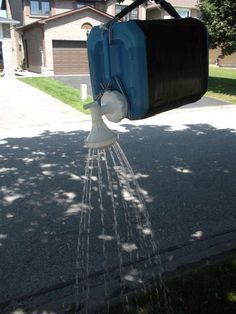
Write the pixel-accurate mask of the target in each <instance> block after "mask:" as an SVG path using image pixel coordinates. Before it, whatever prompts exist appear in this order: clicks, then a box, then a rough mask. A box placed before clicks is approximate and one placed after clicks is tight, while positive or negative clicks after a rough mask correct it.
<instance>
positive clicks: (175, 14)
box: [155, 0, 181, 19]
mask: <svg viewBox="0 0 236 314" xmlns="http://www.w3.org/2000/svg"><path fill="white" fill-rule="evenodd" d="M155 2H156V3H157V4H160V6H162V8H163V9H164V10H165V11H166V12H167V13H168V14H169V15H170V16H172V17H174V18H175V19H179V18H181V16H180V15H179V13H178V12H177V11H176V10H175V8H174V7H173V6H172V4H170V3H169V2H167V1H165V0H155Z"/></svg>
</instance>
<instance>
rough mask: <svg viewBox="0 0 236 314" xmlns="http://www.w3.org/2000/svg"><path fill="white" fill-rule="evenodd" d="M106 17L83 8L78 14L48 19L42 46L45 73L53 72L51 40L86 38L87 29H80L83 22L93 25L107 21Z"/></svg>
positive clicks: (81, 39)
mask: <svg viewBox="0 0 236 314" xmlns="http://www.w3.org/2000/svg"><path fill="white" fill-rule="evenodd" d="M108 20H109V19H108V18H107V17H105V16H102V15H101V14H97V13H96V12H92V10H89V9H88V10H85V11H83V12H80V13H79V14H78V15H77V14H74V15H69V16H65V17H63V18H61V19H55V20H51V21H49V22H48V23H47V24H46V25H45V32H44V47H45V67H46V73H45V74H48V75H50V74H53V45H52V41H53V40H74V41H76V40H79V41H86V40H87V30H86V29H82V25H83V24H84V23H90V24H91V25H93V26H96V25H100V24H102V23H106V22H108Z"/></svg>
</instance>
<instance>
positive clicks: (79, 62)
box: [53, 40, 89, 74]
mask: <svg viewBox="0 0 236 314" xmlns="http://www.w3.org/2000/svg"><path fill="white" fill-rule="evenodd" d="M53 63H54V74H87V73H89V67H88V57H87V49H86V42H85V41H67V40H54V41H53Z"/></svg>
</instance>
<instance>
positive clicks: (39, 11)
mask: <svg viewBox="0 0 236 314" xmlns="http://www.w3.org/2000/svg"><path fill="white" fill-rule="evenodd" d="M50 11H51V5H50V0H30V13H31V14H32V15H50Z"/></svg>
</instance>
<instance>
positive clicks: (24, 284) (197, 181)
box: [0, 80, 236, 314]
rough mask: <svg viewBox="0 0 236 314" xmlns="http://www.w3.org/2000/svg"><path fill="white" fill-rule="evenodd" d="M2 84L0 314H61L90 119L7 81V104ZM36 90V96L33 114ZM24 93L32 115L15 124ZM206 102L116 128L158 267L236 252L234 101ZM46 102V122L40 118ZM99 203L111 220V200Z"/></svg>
mask: <svg viewBox="0 0 236 314" xmlns="http://www.w3.org/2000/svg"><path fill="white" fill-rule="evenodd" d="M0 84H1V80H0ZM4 84H5V85H4ZM4 84H3V85H4V86H5V89H4V90H6V87H7V84H8V83H6V82H5V81H4ZM14 84H15V85H14ZM21 84H23V83H21ZM3 85H0V91H1V102H0V104H1V110H2V112H4V114H5V113H6V115H7V114H8V117H9V119H12V120H11V121H14V125H13V124H10V123H7V121H5V124H4V127H2V128H0V162H1V171H0V180H1V189H0V195H1V206H0V208H1V211H0V214H1V231H0V265H1V268H0V281H1V287H0V312H1V313H5V314H9V313H12V312H13V311H14V310H16V309H18V311H20V310H21V311H22V312H23V313H27V314H30V313H33V312H38V313H39V312H48V313H51V312H53V313H58V314H60V313H64V312H66V309H67V308H68V306H70V305H71V303H73V302H74V294H75V288H74V284H75V260H76V249H77V242H78V234H79V219H80V218H79V217H80V209H81V208H83V207H81V201H82V194H83V182H84V177H83V176H84V171H85V161H86V156H87V149H86V148H85V147H84V140H85V138H86V136H87V135H88V130H89V128H90V124H89V123H88V122H87V121H85V120H84V119H83V115H82V116H81V115H80V114H79V115H76V112H75V111H74V109H73V110H72V111H70V108H69V107H67V106H66V105H63V104H62V103H58V104H59V106H58V107H57V106H56V105H55V103H54V102H53V101H52V99H51V98H50V97H49V98H47V96H45V95H44V94H43V93H41V92H39V91H35V90H34V89H32V88H31V87H29V86H27V85H25V86H23V85H22V86H21V85H19V84H17V83H14V82H13V83H11V82H10V83H9V85H8V87H9V88H12V87H13V86H15V87H16V85H17V88H18V93H16V95H15V101H14V99H13V98H12V97H13V96H11V99H12V103H11V106H10V107H8V100H9V99H10V98H9V97H10V96H9V95H8V94H7V93H5V94H4V92H3V89H1V87H2V86H3ZM20 86H21V87H20ZM19 88H22V89H23V90H24V92H20V90H19ZM25 93H26V95H28V96H27V97H28V98H27V97H26V96H24V94H25ZM35 93H37V97H38V98H39V97H44V98H43V99H44V104H45V106H42V112H41V114H40V112H39V110H40V107H39V103H37V101H36V100H35V99H36V94H35ZM30 95H31V102H30ZM24 97H26V98H27V99H28V100H27V103H28V106H31V108H30V112H31V114H32V117H34V119H33V118H30V116H27V121H28V122H29V121H31V122H32V123H31V124H27V123H25V124H22V123H20V121H21V120H22V119H24V118H25V115H26V113H27V112H28V111H27V110H26V109H27V107H26V106H25V102H24V99H25V98H24ZM4 99H5V102H4V101H3V100H4ZM50 101H51V102H50ZM214 102H215V100H211V105H212V106H207V107H201V108H199V107H197V108H189V107H188V108H187V109H185V110H184V109H178V110H175V111H171V112H168V113H164V114H161V115H158V116H156V117H152V118H150V119H146V120H143V121H134V122H132V123H131V122H130V121H128V120H124V121H123V122H122V123H120V124H119V125H117V126H114V127H115V128H116V129H117V130H118V131H119V133H120V136H119V143H120V145H121V147H122V148H123V150H124V152H125V154H126V156H127V158H128V159H129V161H130V163H131V165H132V167H133V170H134V172H135V174H136V177H137V178H138V179H139V184H140V186H141V188H142V191H143V195H145V198H146V200H147V207H148V211H149V215H150V221H151V224H152V229H153V231H154V234H155V239H156V240H157V241H158V243H159V249H160V253H161V256H162V261H163V268H164V269H165V270H169V271H173V270H174V269H176V268H177V267H179V266H183V265H187V264H189V263H193V262H196V261H199V260H201V259H204V258H208V257H210V256H214V255H217V254H220V253H222V252H226V251H228V250H230V249H232V248H235V243H236V205H235V204H236V176H235V174H236V163H235V155H236V122H235V121H236V119H235V118H236V107H235V106H233V105H228V104H226V103H225V104H223V103H221V106H219V105H218V106H214ZM215 103H216V102H215ZM14 105H15V108H17V110H14ZM47 106H48V108H49V109H48V110H49V111H50V116H51V117H52V119H51V120H50V121H51V123H49V122H48V123H44V124H42V123H41V122H42V119H43V117H44V116H47ZM34 108H35V112H36V114H35V115H33V112H34ZM36 108H37V111H36ZM8 109H9V112H8ZM10 110H11V111H10ZM25 110H26V111H25ZM59 112H60V114H59ZM65 112H67V113H68V116H67V117H68V119H67V120H65V123H64V121H63V114H64V115H65ZM10 113H11V114H10ZM56 113H57V117H59V118H58V119H55V121H54V120H53V114H55V115H56ZM37 116H38V120H37ZM65 117H66V115H65ZM72 117H74V119H73V120H70V119H72ZM2 119H3V118H2ZM45 119H47V118H46V117H45ZM17 121H18V122H17ZM24 121H26V120H24ZM45 121H46V120H45ZM47 121H48V120H47ZM3 122H4V119H3ZM40 123H41V124H40ZM17 126H18V127H17ZM36 129H37V132H35V130H36ZM94 180H95V179H94ZM94 182H96V180H95V181H94ZM104 184H105V183H104ZM106 188H107V187H106V186H105V187H104V189H106ZM96 193H98V192H97V190H94V192H93V197H94V198H96V199H97V198H98V197H97V194H96ZM117 202H118V203H121V202H122V201H121V199H118V200H117ZM104 207H105V208H106V210H107V213H108V218H107V219H108V221H111V220H112V219H113V218H112V216H113V214H112V210H110V209H111V204H110V203H109V201H106V202H105V203H104ZM97 213H98V208H97V206H95V207H94V209H93V212H92V214H91V229H90V232H91V235H92V239H93V241H92V244H91V245H92V246H93V248H94V250H93V255H92V256H91V265H90V266H91V270H92V273H93V275H94V276H95V274H96V276H95V277H93V289H99V284H98V283H99V282H101V279H102V278H103V273H102V266H101V265H102V260H101V256H102V254H101V250H99V249H98V248H99V245H100V244H99V243H100V242H99V241H101V240H100V238H99V236H100V235H101V226H100V224H99V222H98V219H97ZM109 215H110V216H109ZM109 219H110V220H109ZM119 219H121V218H119ZM110 225H112V224H111V223H110ZM110 243H111V244H110V249H111V252H113V251H112V250H115V246H114V245H113V242H110ZM114 252H115V251H114ZM111 254H112V253H111ZM114 256H117V255H115V253H114ZM116 260H117V262H118V259H116ZM117 267H118V268H119V265H117ZM114 271H115V269H114ZM91 275H92V274H91Z"/></svg>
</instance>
